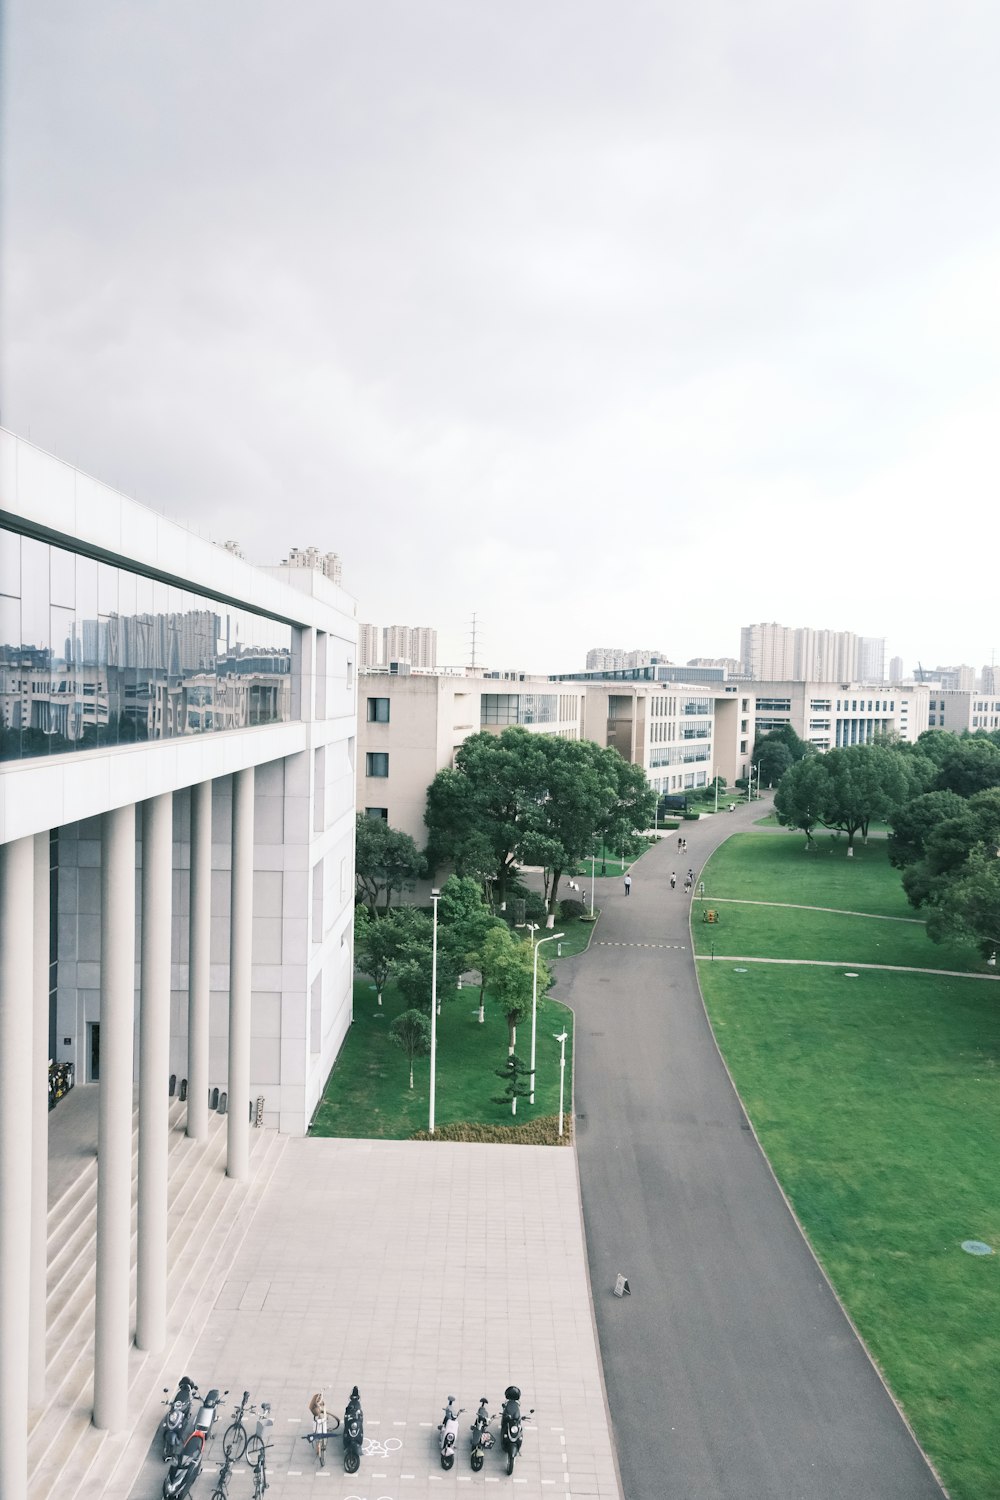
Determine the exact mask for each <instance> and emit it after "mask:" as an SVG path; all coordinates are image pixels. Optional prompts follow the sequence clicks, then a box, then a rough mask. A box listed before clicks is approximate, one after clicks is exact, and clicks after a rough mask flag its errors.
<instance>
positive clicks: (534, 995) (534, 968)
mask: <svg viewBox="0 0 1000 1500" xmlns="http://www.w3.org/2000/svg"><path fill="white" fill-rule="evenodd" d="M565 936H566V934H565V933H564V932H553V933H550V934H549V936H548V937H543V938H539V939H538V942H537V943H536V944H535V957H534V960H533V961H532V965H531V1092H530V1093H529V1095H528V1103H529V1104H534V1102H535V1027H536V1025H537V1023H538V950H539V948H540V947H541V946H542V944H543V943H554V942H555V940H556V938H561V937H565Z"/></svg>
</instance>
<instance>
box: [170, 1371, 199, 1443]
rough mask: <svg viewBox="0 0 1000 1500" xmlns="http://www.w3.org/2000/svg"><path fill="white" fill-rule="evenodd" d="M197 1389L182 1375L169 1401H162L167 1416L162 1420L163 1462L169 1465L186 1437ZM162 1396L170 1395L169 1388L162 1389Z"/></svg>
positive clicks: (186, 1376) (188, 1378)
mask: <svg viewBox="0 0 1000 1500" xmlns="http://www.w3.org/2000/svg"><path fill="white" fill-rule="evenodd" d="M197 1390H198V1387H197V1386H196V1385H195V1383H194V1381H193V1380H192V1379H191V1377H190V1375H182V1376H181V1378H180V1380H179V1381H178V1382H177V1390H176V1392H175V1394H174V1395H173V1397H171V1399H170V1400H169V1401H164V1403H163V1404H164V1406H165V1407H166V1408H167V1415H166V1416H165V1417H164V1419H163V1462H164V1463H165V1464H169V1463H171V1462H172V1461H173V1460H174V1459H175V1458H176V1457H177V1455H178V1453H179V1452H180V1451H181V1446H182V1444H183V1442H184V1439H185V1437H186V1435H187V1424H188V1420H189V1418H190V1416H191V1398H192V1396H194V1395H195V1394H196V1393H197ZM163 1394H164V1395H165V1396H169V1395H170V1387H169V1386H168V1385H165V1386H164V1387H163Z"/></svg>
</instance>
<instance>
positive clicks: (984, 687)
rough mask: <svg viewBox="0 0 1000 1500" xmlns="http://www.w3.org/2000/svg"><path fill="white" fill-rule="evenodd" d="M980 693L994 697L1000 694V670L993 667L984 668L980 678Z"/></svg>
mask: <svg viewBox="0 0 1000 1500" xmlns="http://www.w3.org/2000/svg"><path fill="white" fill-rule="evenodd" d="M979 691H980V692H981V693H988V694H990V695H992V696H994V697H996V696H997V694H1000V668H998V667H995V666H993V665H992V664H991V665H990V666H988V667H984V668H983V670H982V675H981V676H980V678H979Z"/></svg>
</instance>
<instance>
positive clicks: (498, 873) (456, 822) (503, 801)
mask: <svg viewBox="0 0 1000 1500" xmlns="http://www.w3.org/2000/svg"><path fill="white" fill-rule="evenodd" d="M548 740H549V736H547V735H534V734H529V733H528V731H527V730H526V729H521V728H518V727H513V726H512V727H511V728H509V729H504V730H503V731H502V732H501V733H500V734H499V735H493V734H489V733H487V732H485V731H484V732H483V733H481V734H472V735H470V736H469V738H468V739H467V740H465V741H463V743H462V744H461V746H460V747H459V749H458V750H457V752H456V754H455V769H454V771H439V772H438V774H437V776H435V778H434V780H433V781H432V782H431V785H430V787H429V788H428V792H427V808H426V811H425V813H424V820H425V822H426V824H427V828H428V830H429V833H430V838H429V840H428V845H427V849H428V859H429V860H430V861H431V862H432V863H433V864H434V865H435V866H436V865H438V864H441V863H443V862H445V861H451V862H452V863H453V864H454V866H455V868H456V870H460V871H461V873H464V874H473V873H480V872H482V873H487V874H489V875H490V876H492V877H493V878H495V879H496V882H497V894H498V896H499V898H500V901H501V903H502V904H503V903H505V902H506V900H507V885H508V882H509V880H510V878H511V875H512V873H513V870H514V867H515V865H516V864H517V863H518V861H519V860H523V857H524V855H523V850H524V845H525V840H526V839H528V838H529V837H530V836H532V835H533V834H535V833H536V832H537V828H538V817H539V808H540V807H541V805H542V802H543V800H544V798H545V795H546V790H547V774H546V772H547V760H546V754H545V749H544V745H545V743H546V741H548ZM484 861H486V862H487V864H488V869H487V870H485V871H482V868H481V867H482V864H483V862H484ZM473 866H476V867H477V868H475V869H474V868H472V867H473Z"/></svg>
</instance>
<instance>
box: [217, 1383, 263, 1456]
mask: <svg viewBox="0 0 1000 1500" xmlns="http://www.w3.org/2000/svg"><path fill="white" fill-rule="evenodd" d="M249 1403H250V1392H249V1391H244V1392H243V1400H242V1401H241V1402H240V1404H239V1406H234V1407H233V1418H234V1420H233V1421H232V1422H230V1424H229V1426H228V1427H227V1428H226V1432H225V1436H224V1437H223V1439H222V1451H223V1453H224V1454H225V1455H226V1457H227V1458H233V1459H241V1458H242V1457H243V1455H244V1453H245V1452H246V1451H247V1442H248V1441H249V1438H248V1434H247V1430H246V1427H245V1426H244V1424H243V1418H244V1416H245V1415H246V1413H247V1412H248V1411H255V1410H256V1407H253V1406H251V1405H250V1404H249Z"/></svg>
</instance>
